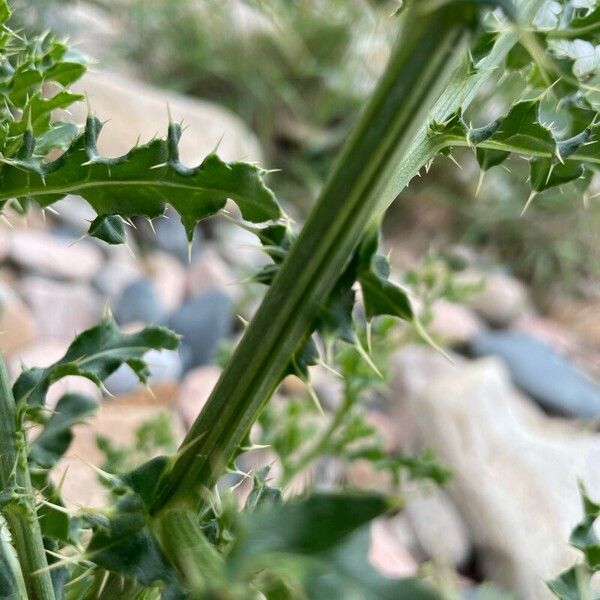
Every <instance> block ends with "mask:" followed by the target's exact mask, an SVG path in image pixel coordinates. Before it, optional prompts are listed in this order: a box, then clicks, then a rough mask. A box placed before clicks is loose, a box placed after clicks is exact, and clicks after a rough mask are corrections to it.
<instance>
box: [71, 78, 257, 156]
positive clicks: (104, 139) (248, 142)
mask: <svg viewBox="0 0 600 600" xmlns="http://www.w3.org/2000/svg"><path fill="white" fill-rule="evenodd" d="M72 89H73V91H75V92H79V93H85V94H86V95H87V97H88V100H89V104H90V106H91V108H92V110H93V111H94V113H95V114H97V115H98V116H99V117H100V118H101V119H102V120H103V121H107V123H106V125H105V126H104V128H103V130H102V134H101V135H100V139H99V142H98V148H99V150H100V152H101V153H102V154H104V155H106V156H110V157H114V156H121V155H123V154H125V153H127V152H128V151H129V150H130V149H131V148H132V147H133V146H135V144H136V143H137V142H138V139H139V140H140V141H141V143H144V142H146V141H148V140H150V139H151V138H152V137H153V136H154V135H155V134H157V133H159V134H160V135H165V134H166V131H167V126H168V123H169V112H170V114H171V117H172V118H173V120H174V121H176V122H182V121H183V123H184V125H185V126H186V132H185V133H184V135H183V136H182V138H181V142H180V146H179V154H180V158H181V160H182V162H184V163H185V164H187V165H189V166H195V165H197V164H199V163H200V162H201V161H202V160H203V159H204V158H205V157H206V155H207V154H210V153H211V152H212V151H213V150H214V149H215V148H216V147H217V145H218V146H219V156H220V157H221V158H222V159H223V160H229V161H231V160H248V161H260V160H261V158H262V155H261V151H260V148H259V145H258V142H257V141H256V138H255V137H254V136H253V135H252V134H251V133H250V132H249V130H248V129H247V127H246V126H245V125H244V124H243V123H242V121H241V120H240V119H239V118H238V117H236V116H234V115H233V114H232V113H230V112H228V111H227V110H226V109H224V108H221V107H220V106H217V105H215V104H212V103H210V102H207V101H204V100H199V99H197V98H191V97H186V96H183V95H181V94H177V93H176V92H171V91H166V90H161V89H158V88H155V87H153V86H151V85H148V84H145V83H142V82H141V81H138V80H136V79H134V78H131V77H128V76H126V75H118V74H116V73H114V72H112V71H111V72H103V71H100V70H89V71H88V72H87V73H86V74H85V75H84V76H83V78H82V79H81V80H80V81H78V82H77V83H76V84H75V85H73V86H72ZM70 112H71V116H69V115H61V118H70V119H72V120H74V121H75V122H76V123H84V122H85V119H86V116H87V113H88V108H87V105H86V103H85V102H81V103H79V104H77V105H75V106H73V107H72V109H71V110H70Z"/></svg>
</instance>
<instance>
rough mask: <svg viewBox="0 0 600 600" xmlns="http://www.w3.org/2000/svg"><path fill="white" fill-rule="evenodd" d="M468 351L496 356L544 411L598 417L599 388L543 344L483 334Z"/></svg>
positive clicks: (511, 334)
mask: <svg viewBox="0 0 600 600" xmlns="http://www.w3.org/2000/svg"><path fill="white" fill-rule="evenodd" d="M470 348H471V350H472V351H473V353H474V354H475V355H476V356H485V355H495V356H498V357H500V358H501V359H502V360H503V361H504V362H505V363H506V365H507V367H508V370H509V372H510V374H511V377H512V379H513V381H514V382H515V383H516V384H517V385H518V386H519V387H520V388H521V389H522V390H524V391H525V392H527V394H529V395H530V396H531V397H532V398H535V400H537V401H538V402H539V403H540V404H541V405H542V406H544V408H546V409H548V410H550V411H553V412H557V413H560V414H565V415H571V416H575V417H583V418H586V417H596V416H598V415H600V386H599V385H597V384H596V383H594V382H593V381H592V380H591V379H590V378H589V377H587V376H586V375H585V374H584V373H582V372H581V371H579V370H578V369H577V368H576V367H575V366H574V365H573V363H571V362H570V361H569V360H568V359H567V358H566V357H565V356H564V355H562V354H559V353H558V352H556V351H555V350H554V349H553V348H552V347H551V346H549V345H547V344H545V343H544V342H542V341H540V340H538V339H536V338H534V337H532V336H530V335H527V334H526V333H523V332H520V331H513V330H506V331H484V332H482V333H481V334H480V335H479V336H477V337H476V338H475V339H474V340H473V341H472V344H471V346H470Z"/></svg>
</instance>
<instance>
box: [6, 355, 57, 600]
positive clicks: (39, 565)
mask: <svg viewBox="0 0 600 600" xmlns="http://www.w3.org/2000/svg"><path fill="white" fill-rule="evenodd" d="M0 415H2V417H1V418H0V483H1V484H2V490H3V491H7V492H8V491H9V490H10V489H11V487H14V488H15V497H14V499H13V500H12V501H11V502H9V503H8V504H7V505H6V507H5V508H4V511H3V515H4V518H5V519H6V523H7V525H8V528H9V530H10V533H11V536H12V543H13V546H14V547H15V550H16V551H17V556H18V558H19V563H20V565H21V571H22V573H23V579H24V581H25V587H26V589H27V596H28V598H30V599H32V600H55V595H54V588H53V586H52V579H51V577H50V571H49V570H48V561H47V559H46V550H45V549H44V542H43V539H42V531H41V528H40V524H39V521H38V515H37V511H36V508H35V498H34V495H33V487H32V485H31V478H30V475H29V466H28V464H27V446H26V441H25V436H24V434H23V427H22V423H21V419H20V416H19V414H18V411H17V407H16V405H15V400H14V398H13V394H12V388H11V385H10V381H9V378H8V373H7V372H6V365H5V363H4V359H3V357H2V356H1V355H0Z"/></svg>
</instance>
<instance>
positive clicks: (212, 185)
mask: <svg viewBox="0 0 600 600" xmlns="http://www.w3.org/2000/svg"><path fill="white" fill-rule="evenodd" d="M101 129H102V124H101V122H100V121H99V120H98V119H97V118H95V117H89V118H88V119H87V123H86V127H85V131H84V132H83V133H82V134H81V135H80V136H79V137H78V138H76V139H75V140H74V142H73V143H72V144H71V146H70V147H69V148H68V149H67V150H66V151H65V153H64V154H63V155H62V156H61V157H60V158H58V159H57V160H55V161H53V162H50V163H44V162H42V161H41V160H40V159H39V158H37V157H35V156H34V155H33V148H34V147H35V142H34V136H33V134H32V133H31V132H29V136H27V132H26V135H25V138H24V139H25V140H26V141H27V142H28V144H27V145H26V144H24V148H25V151H24V152H22V153H21V155H20V156H19V157H18V158H17V159H13V160H10V159H5V161H4V162H5V165H4V168H3V170H2V173H1V175H0V185H1V188H2V192H1V193H0V201H2V200H4V202H5V201H6V200H8V199H9V198H11V197H21V196H26V197H29V198H33V199H35V200H36V201H37V202H38V203H39V204H40V205H41V206H42V207H45V206H49V205H50V204H52V203H53V202H55V201H56V200H58V199H60V198H62V197H63V196H64V195H65V194H68V193H75V194H79V195H80V196H82V197H83V198H85V200H87V202H88V203H89V204H90V205H91V206H92V208H93V209H94V210H95V211H96V213H97V214H98V215H99V216H105V215H120V216H122V217H124V218H129V217H133V216H145V217H148V218H155V217H158V216H159V215H162V214H163V212H164V210H165V203H166V202H168V203H169V204H171V205H172V206H173V208H175V210H176V211H177V212H178V213H179V215H180V216H181V220H182V222H183V225H184V227H185V230H186V233H187V236H188V239H190V240H191V239H192V237H193V233H194V228H195V226H196V224H197V223H198V222H199V221H201V220H202V219H204V218H206V217H209V216H211V215H214V214H216V213H217V212H219V211H220V210H221V209H222V208H223V207H224V206H225V202H226V201H227V199H228V198H231V199H232V200H233V201H234V202H236V204H237V205H238V206H239V208H240V211H241V213H242V216H243V217H244V219H246V220H248V221H251V222H254V223H259V222H264V221H268V220H271V219H277V218H279V217H280V216H281V210H280V208H279V205H278V204H277V201H276V200H275V197H274V196H273V193H272V192H271V191H270V190H269V189H268V188H267V187H266V186H265V185H264V183H263V180H262V176H263V174H264V171H262V170H261V169H259V168H258V167H255V166H253V165H250V164H247V163H243V162H233V163H225V162H223V161H222V160H221V159H220V158H219V157H218V156H216V155H215V154H210V155H208V156H207V157H206V158H205V159H204V161H203V162H202V163H201V164H200V165H199V166H197V167H194V168H188V167H186V166H184V165H183V164H182V163H181V162H180V161H179V153H178V143H179V138H180V136H181V128H180V126H179V125H177V124H174V123H171V124H170V125H169V129H168V136H167V139H166V140H160V139H155V140H153V141H151V142H149V143H148V144H145V145H143V146H138V147H136V148H133V149H132V150H131V151H130V152H129V153H128V154H126V155H125V156H122V157H120V158H105V157H102V156H100V155H99V154H98V152H97V150H96V142H97V138H98V135H99V133H100V130H101ZM29 140H31V141H29Z"/></svg>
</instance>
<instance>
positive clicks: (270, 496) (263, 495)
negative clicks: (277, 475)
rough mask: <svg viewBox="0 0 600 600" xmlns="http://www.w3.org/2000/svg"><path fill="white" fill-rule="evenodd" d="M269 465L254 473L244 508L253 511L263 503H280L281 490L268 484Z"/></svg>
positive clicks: (281, 497) (263, 504)
mask: <svg viewBox="0 0 600 600" xmlns="http://www.w3.org/2000/svg"><path fill="white" fill-rule="evenodd" d="M270 470H271V467H270V466H268V465H267V466H266V467H263V468H262V469H260V470H258V471H257V472H256V473H255V474H254V477H253V479H254V481H253V485H252V491H251V492H250V494H249V495H248V499H247V500H246V507H245V508H246V510H248V511H254V510H257V509H259V508H262V507H263V506H265V505H276V504H281V503H282V499H283V496H282V494H281V490H280V489H278V488H274V487H271V486H270V485H268V483H267V481H268V477H269V471H270Z"/></svg>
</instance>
